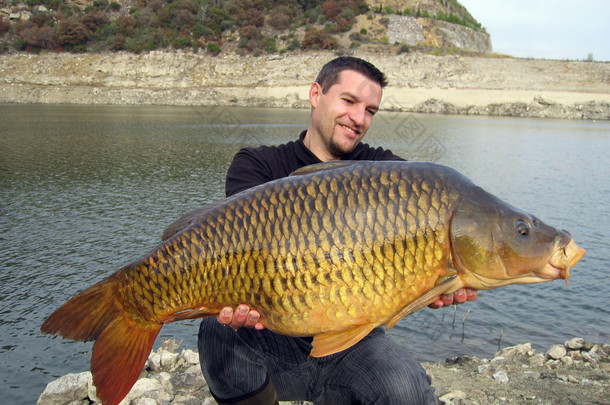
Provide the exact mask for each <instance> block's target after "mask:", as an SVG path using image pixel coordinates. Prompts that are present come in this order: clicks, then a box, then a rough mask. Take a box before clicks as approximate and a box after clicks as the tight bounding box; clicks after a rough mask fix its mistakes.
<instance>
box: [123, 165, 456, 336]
mask: <svg viewBox="0 0 610 405" xmlns="http://www.w3.org/2000/svg"><path fill="white" fill-rule="evenodd" d="M387 166H388V167H387V168H386V167H385V166H382V167H378V166H377V167H364V168H363V167H361V166H358V167H354V168H351V167H349V166H348V167H346V168H345V169H343V170H342V171H341V175H340V176H331V171H321V172H318V173H313V174H309V175H301V176H292V177H290V178H287V179H284V180H282V181H280V182H274V183H268V184H267V185H265V186H262V187H259V188H257V189H255V190H251V191H250V192H248V193H246V194H242V195H240V196H239V197H236V198H233V199H229V200H227V201H226V202H225V203H224V204H221V205H218V206H215V207H213V208H212V209H211V210H210V211H209V212H208V215H204V216H202V217H201V219H200V220H199V221H198V223H196V224H195V225H193V226H191V227H189V228H188V229H186V230H185V231H184V232H182V233H179V234H178V235H176V236H175V237H173V238H171V239H169V240H168V241H166V242H165V243H164V244H162V245H161V246H160V247H159V248H158V249H157V250H156V251H154V252H153V253H152V254H151V255H150V256H148V257H146V258H144V259H143V260H142V261H141V262H139V263H136V264H134V265H133V266H132V267H133V268H131V269H129V270H126V271H123V272H121V273H120V274H121V277H124V278H125V280H124V282H123V283H122V285H123V286H124V294H125V295H127V296H130V297H131V299H130V301H131V302H134V303H136V304H135V306H136V308H137V310H138V312H140V313H141V314H142V316H143V317H144V318H145V319H162V318H164V317H166V316H168V315H169V314H172V313H174V312H177V311H184V310H188V309H191V308H197V307H201V306H205V307H207V308H209V309H210V311H211V312H213V311H214V310H218V309H219V308H221V307H223V306H225V305H232V306H235V305H237V304H239V303H247V304H249V305H250V306H251V307H253V308H256V309H257V310H259V311H260V312H261V314H262V315H263V322H264V323H265V325H266V326H267V327H268V328H270V329H271V330H274V331H277V332H280V333H285V334H290V335H307V336H309V335H314V334H316V333H319V332H321V331H329V330H336V329H344V328H346V327H349V326H354V325H360V324H363V323H370V322H376V323H379V324H383V323H385V322H387V321H388V320H389V319H390V318H391V317H392V316H393V315H394V314H395V313H396V312H397V311H398V310H399V309H401V308H403V307H404V306H406V305H407V304H408V303H409V302H411V301H413V300H415V299H416V298H417V297H419V296H420V295H421V294H422V293H423V292H425V291H427V290H429V289H430V288H432V287H433V286H434V283H435V282H436V280H437V279H438V277H439V276H442V275H445V274H446V272H447V269H448V260H449V252H448V249H449V246H448V224H447V221H448V218H449V215H450V212H451V211H452V207H453V205H454V204H455V203H456V200H457V194H458V193H457V192H456V191H455V190H454V189H453V188H452V187H448V186H447V185H446V183H451V182H447V181H446V176H445V175H444V173H443V172H430V171H428V170H421V169H420V170H417V169H409V170H397V169H395V168H394V167H393V165H392V164H391V163H388V164H387ZM333 172H334V171H333Z"/></svg>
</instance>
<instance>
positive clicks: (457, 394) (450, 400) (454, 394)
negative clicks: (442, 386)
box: [439, 390, 466, 404]
mask: <svg viewBox="0 0 610 405" xmlns="http://www.w3.org/2000/svg"><path fill="white" fill-rule="evenodd" d="M464 399H466V394H465V393H464V392H463V391H459V390H455V391H451V392H449V393H448V394H445V395H443V396H442V397H440V398H439V400H440V401H441V403H442V404H454V403H455V404H458V403H461V401H462V400H464Z"/></svg>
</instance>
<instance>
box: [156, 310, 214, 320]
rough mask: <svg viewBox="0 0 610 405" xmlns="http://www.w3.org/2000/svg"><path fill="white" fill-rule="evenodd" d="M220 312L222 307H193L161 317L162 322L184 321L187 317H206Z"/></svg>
mask: <svg viewBox="0 0 610 405" xmlns="http://www.w3.org/2000/svg"><path fill="white" fill-rule="evenodd" d="M219 312H220V308H216V309H215V308H208V307H199V308H191V309H187V310H184V311H180V312H175V313H173V314H171V315H168V316H166V317H164V318H161V319H159V322H161V323H170V322H176V321H183V320H185V319H196V318H205V317H206V316H213V315H217V314H218V313H219Z"/></svg>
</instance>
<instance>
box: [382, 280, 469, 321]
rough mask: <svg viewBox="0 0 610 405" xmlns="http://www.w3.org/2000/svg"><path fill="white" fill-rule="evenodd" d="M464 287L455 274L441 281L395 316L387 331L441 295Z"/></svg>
mask: <svg viewBox="0 0 610 405" xmlns="http://www.w3.org/2000/svg"><path fill="white" fill-rule="evenodd" d="M462 287H464V282H463V281H462V279H461V278H459V277H458V276H457V275H455V274H454V275H453V276H450V277H447V278H445V279H444V280H443V281H441V284H439V285H437V286H436V287H434V288H433V289H431V290H430V291H428V292H427V293H425V294H424V295H422V296H421V297H419V298H418V299H416V300H415V301H413V302H412V303H410V304H409V305H407V306H406V307H404V308H403V309H401V310H400V311H399V312H398V313H397V314H396V315H394V316H393V317H392V319H390V321H389V322H388V325H387V327H386V329H387V330H390V329H392V327H393V326H394V325H396V323H397V322H398V321H400V320H401V319H402V318H404V317H405V316H407V315H411V314H412V313H414V312H417V311H419V310H420V309H422V308H424V307H427V306H428V305H430V304H431V303H433V302H434V300H436V298H438V297H439V296H440V295H442V294H447V293H450V292H453V291H455V290H457V289H459V288H462Z"/></svg>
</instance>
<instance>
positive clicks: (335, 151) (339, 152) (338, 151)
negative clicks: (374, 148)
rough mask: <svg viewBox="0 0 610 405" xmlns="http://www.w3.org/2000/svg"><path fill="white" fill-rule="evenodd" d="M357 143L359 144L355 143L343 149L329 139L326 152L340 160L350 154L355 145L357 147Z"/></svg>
mask: <svg viewBox="0 0 610 405" xmlns="http://www.w3.org/2000/svg"><path fill="white" fill-rule="evenodd" d="M358 143H359V141H358V142H357V143H355V144H354V145H353V146H348V147H343V146H342V145H341V144H339V143H338V142H336V141H335V140H334V139H331V141H330V144H329V145H328V150H329V152H330V153H331V154H332V155H333V156H335V157H337V158H342V157H343V156H345V155H347V154H348V153H350V152H351V151H353V150H354V148H355V147H356V145H358Z"/></svg>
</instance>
